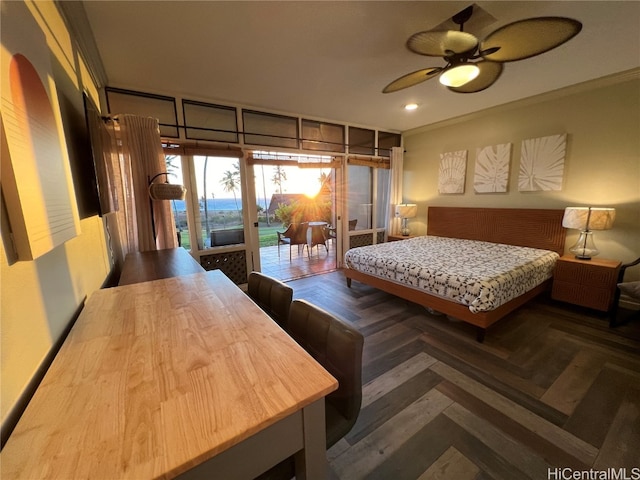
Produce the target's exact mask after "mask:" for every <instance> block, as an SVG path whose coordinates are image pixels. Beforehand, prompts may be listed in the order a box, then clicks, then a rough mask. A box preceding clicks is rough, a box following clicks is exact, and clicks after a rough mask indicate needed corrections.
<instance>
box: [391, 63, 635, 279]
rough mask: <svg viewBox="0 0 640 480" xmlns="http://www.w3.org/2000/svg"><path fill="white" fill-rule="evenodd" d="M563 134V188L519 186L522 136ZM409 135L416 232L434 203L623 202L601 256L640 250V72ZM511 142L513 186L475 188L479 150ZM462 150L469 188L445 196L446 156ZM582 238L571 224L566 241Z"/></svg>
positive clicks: (600, 241)
mask: <svg viewBox="0 0 640 480" xmlns="http://www.w3.org/2000/svg"><path fill="white" fill-rule="evenodd" d="M493 88H498V87H497V86H495V87H493ZM452 95H455V94H453V93H452ZM478 95H481V94H478ZM561 133H566V134H567V152H566V157H565V166H564V183H563V186H562V190H561V191H558V192H519V191H518V167H519V164H520V144H521V142H522V141H523V140H526V139H529V138H537V137H542V136H547V135H553V134H561ZM403 135H404V146H405V151H406V153H405V157H404V160H405V161H404V168H405V171H404V187H403V188H404V190H403V195H404V200H405V201H407V202H413V203H417V204H418V218H416V219H414V220H413V221H412V222H411V223H410V227H412V230H413V231H415V233H418V234H424V233H426V231H427V225H426V215H427V207H428V205H438V206H463V207H464V206H468V207H472V206H473V207H503V208H559V209H563V208H565V207H567V206H607V207H615V208H616V220H615V224H614V226H613V229H612V230H608V231H601V232H596V233H595V243H596V245H597V246H598V248H599V249H600V256H601V257H602V258H615V259H619V260H622V261H623V262H628V261H631V260H634V259H635V258H637V257H639V256H640V71H638V70H636V71H632V72H626V73H625V74H621V75H618V76H615V77H610V78H606V79H601V80H599V81H594V82H590V83H585V84H581V85H578V86H574V87H570V88H567V89H563V90H562V91H558V92H552V93H549V94H546V95H541V96H538V97H534V98H531V99H528V100H524V101H521V102H515V103H512V104H509V105H506V106H501V107H495V108H493V109H490V110H486V111H484V112H481V113H479V114H473V115H469V116H465V117H461V118H458V119H456V120H453V121H448V122H443V123H442V124H439V125H431V126H428V127H422V128H418V129H415V130H411V131H408V132H405V133H404V134H403ZM508 142H511V143H512V144H513V146H512V155H511V169H510V175H509V177H510V178H509V185H508V191H507V192H506V193H482V194H476V193H474V191H473V177H474V166H475V156H476V149H477V148H478V147H484V146H490V145H496V144H500V143H508ZM457 150H468V159H467V176H466V185H465V192H464V194H456V195H440V194H438V165H439V160H440V157H439V156H440V154H441V153H444V152H450V151H457ZM576 240H577V231H573V230H568V231H567V242H566V248H567V249H568V248H569V247H570V246H572V245H573V244H574V243H575V241H576ZM632 270H635V271H632ZM637 271H638V269H637V268H636V269H630V270H629V274H631V275H630V277H631V278H633V277H636V278H637V277H638V272H637Z"/></svg>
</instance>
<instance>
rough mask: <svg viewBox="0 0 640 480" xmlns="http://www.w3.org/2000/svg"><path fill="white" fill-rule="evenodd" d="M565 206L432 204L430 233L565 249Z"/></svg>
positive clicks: (549, 248) (562, 250) (428, 230)
mask: <svg viewBox="0 0 640 480" xmlns="http://www.w3.org/2000/svg"><path fill="white" fill-rule="evenodd" d="M563 214H564V211H563V210H545V209H528V208H460V207H429V209H428V215H427V216H428V223H427V234H429V235H437V236H440V237H453V238H466V239H469V240H483V241H485V242H493V243H506V244H508V245H518V246H521V247H533V248H544V249H545V250H553V251H555V252H558V253H559V254H560V255H562V254H563V253H564V240H565V234H566V232H565V229H564V228H563V227H562V216H563Z"/></svg>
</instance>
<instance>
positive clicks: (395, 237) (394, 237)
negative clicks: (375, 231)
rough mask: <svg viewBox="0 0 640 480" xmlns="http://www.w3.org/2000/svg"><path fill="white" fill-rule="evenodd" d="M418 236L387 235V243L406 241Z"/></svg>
mask: <svg viewBox="0 0 640 480" xmlns="http://www.w3.org/2000/svg"><path fill="white" fill-rule="evenodd" d="M415 237H417V235H401V234H398V235H387V242H397V241H398V240H406V239H407V238H415Z"/></svg>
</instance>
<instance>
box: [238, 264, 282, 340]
mask: <svg viewBox="0 0 640 480" xmlns="http://www.w3.org/2000/svg"><path fill="white" fill-rule="evenodd" d="M247 294H248V295H249V297H251V298H252V299H253V300H254V301H255V302H256V303H257V304H258V306H259V307H260V308H261V309H262V310H264V311H265V313H266V314H267V315H269V316H270V317H271V318H273V320H274V321H275V322H276V323H277V324H278V325H280V327H282V329H283V330H285V331H286V330H287V322H288V320H289V308H290V306H291V299H292V298H293V289H292V288H291V287H290V286H288V285H286V284H284V283H283V282H281V281H280V280H277V279H275V278H273V277H270V276H268V275H265V274H264V273H261V272H251V273H249V279H248V285H247Z"/></svg>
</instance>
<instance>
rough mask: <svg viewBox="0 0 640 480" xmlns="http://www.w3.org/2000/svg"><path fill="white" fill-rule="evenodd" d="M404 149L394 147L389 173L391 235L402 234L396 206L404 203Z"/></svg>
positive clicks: (388, 215) (389, 224) (388, 226)
mask: <svg viewBox="0 0 640 480" xmlns="http://www.w3.org/2000/svg"><path fill="white" fill-rule="evenodd" d="M403 159H404V150H403V147H392V148H391V158H390V169H391V171H390V172H389V174H390V178H389V203H390V204H389V205H387V209H388V210H387V223H388V225H387V232H388V233H389V234H396V235H397V234H399V233H400V222H401V219H400V218H397V217H396V214H395V206H396V205H397V204H399V203H402V173H403Z"/></svg>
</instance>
